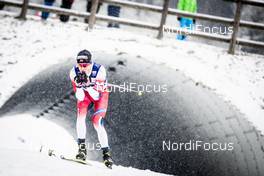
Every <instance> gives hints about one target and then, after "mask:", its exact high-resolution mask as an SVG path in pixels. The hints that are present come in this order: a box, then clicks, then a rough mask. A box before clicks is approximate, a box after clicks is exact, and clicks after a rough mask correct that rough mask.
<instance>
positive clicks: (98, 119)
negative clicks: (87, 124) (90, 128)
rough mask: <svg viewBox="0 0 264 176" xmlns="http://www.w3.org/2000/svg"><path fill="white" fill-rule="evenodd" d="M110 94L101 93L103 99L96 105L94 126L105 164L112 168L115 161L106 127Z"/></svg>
mask: <svg viewBox="0 0 264 176" xmlns="http://www.w3.org/2000/svg"><path fill="white" fill-rule="evenodd" d="M108 97H109V93H108V92H107V91H104V92H102V93H101V98H100V99H99V100H98V101H96V102H95V103H94V105H95V112H94V114H93V125H94V128H95V130H96V131H97V135H98V140H99V142H100V144H101V149H102V151H103V160H104V164H105V165H106V166H107V167H109V168H111V167H112V165H113V160H112V158H111V153H110V148H109V145H108V137H107V133H106V130H105V127H104V121H103V120H104V118H105V115H106V110H107V106H108Z"/></svg>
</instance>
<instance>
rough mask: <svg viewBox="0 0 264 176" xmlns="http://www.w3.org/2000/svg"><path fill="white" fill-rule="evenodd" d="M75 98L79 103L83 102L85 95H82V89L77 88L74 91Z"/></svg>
mask: <svg viewBox="0 0 264 176" xmlns="http://www.w3.org/2000/svg"><path fill="white" fill-rule="evenodd" d="M75 96H76V98H77V99H78V100H79V101H83V100H84V97H85V94H84V91H83V89H82V88H77V89H76V93H75Z"/></svg>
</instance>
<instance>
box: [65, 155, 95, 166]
mask: <svg viewBox="0 0 264 176" xmlns="http://www.w3.org/2000/svg"><path fill="white" fill-rule="evenodd" d="M60 158H61V159H62V160H66V161H72V162H76V163H80V164H84V165H89V166H92V164H91V163H89V162H88V161H86V160H80V159H76V158H69V157H65V156H63V155H61V156H60Z"/></svg>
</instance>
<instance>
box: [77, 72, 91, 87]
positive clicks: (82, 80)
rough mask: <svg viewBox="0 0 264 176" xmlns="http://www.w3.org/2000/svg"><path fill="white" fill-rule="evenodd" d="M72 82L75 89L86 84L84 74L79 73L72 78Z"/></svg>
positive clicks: (86, 79)
mask: <svg viewBox="0 0 264 176" xmlns="http://www.w3.org/2000/svg"><path fill="white" fill-rule="evenodd" d="M74 81H75V82H76V85H77V87H81V86H82V85H84V84H86V83H87V82H88V78H87V75H86V73H85V72H82V73H79V74H78V75H76V76H75V77H74Z"/></svg>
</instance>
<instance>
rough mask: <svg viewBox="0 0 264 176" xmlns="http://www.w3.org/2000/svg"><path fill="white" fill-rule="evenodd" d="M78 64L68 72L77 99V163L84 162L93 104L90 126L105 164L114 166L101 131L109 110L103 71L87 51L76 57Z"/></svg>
mask: <svg viewBox="0 0 264 176" xmlns="http://www.w3.org/2000/svg"><path fill="white" fill-rule="evenodd" d="M76 60H77V64H76V65H75V66H74V67H73V68H72V69H71V71H70V79H71V82H72V85H73V90H74V92H75V96H76V98H77V121H76V129H77V137H78V146H79V150H78V154H77V155H76V159H81V160H85V159H86V154H87V151H86V144H85V138H86V123H85V119H86V114H87V109H88V107H89V106H90V105H91V104H93V106H94V113H93V115H92V117H91V118H92V122H93V125H94V128H95V130H96V132H97V134H98V139H99V142H100V144H101V149H102V151H103V160H104V164H105V165H106V166H107V167H111V166H112V164H113V161H112V158H111V154H110V149H109V145H108V137H107V133H106V130H105V128H104V118H105V115H106V111H107V106H108V97H109V92H108V91H107V87H106V83H107V82H106V70H105V68H104V66H102V65H100V64H97V63H95V62H93V61H92V55H91V53H90V52H89V51H87V50H82V51H80V52H79V53H78V55H77V58H76Z"/></svg>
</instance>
